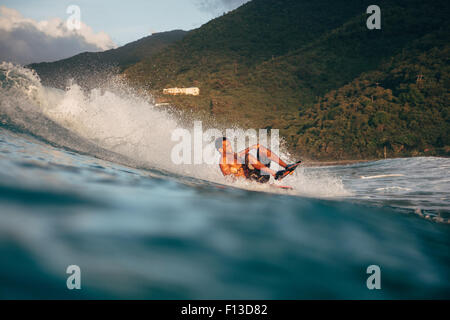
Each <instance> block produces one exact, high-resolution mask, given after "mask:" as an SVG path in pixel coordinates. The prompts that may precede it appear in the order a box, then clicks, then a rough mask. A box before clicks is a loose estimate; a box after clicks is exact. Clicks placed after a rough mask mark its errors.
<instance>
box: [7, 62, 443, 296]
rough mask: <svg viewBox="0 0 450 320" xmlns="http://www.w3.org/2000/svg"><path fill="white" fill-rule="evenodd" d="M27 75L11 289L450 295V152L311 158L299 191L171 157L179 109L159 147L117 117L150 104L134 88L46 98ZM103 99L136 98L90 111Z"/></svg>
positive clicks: (13, 144)
mask: <svg viewBox="0 0 450 320" xmlns="http://www.w3.org/2000/svg"><path fill="white" fill-rule="evenodd" d="M8 68H9V67H8ZM10 71H11V72H13V71H14V70H11V69H10ZM16 71H17V70H16ZM21 72H22V71H21ZM23 74H24V72H22V73H20V72H19V76H23ZM27 77H28V76H27V75H26V74H25V76H23V77H22V78H20V79H22V80H23V81H25V82H27V83H25V84H23V83H22V82H21V81H22V80H21V81H15V80H14V81H13V82H12V83H13V85H9V82H8V85H4V86H3V88H2V91H0V96H1V98H2V99H1V100H0V120H1V121H2V122H1V123H2V124H1V126H0V256H1V259H0V298H2V299H16V298H27V299H29V298H31V299H35V298H43V299H47V298H62V299H86V298H89V299H103V298H125V299H166V298H168V299H311V298H319V299H348V298H350V299H386V298H396V299H397V298H398V299H409V298H425V299H431V298H444V299H448V298H450V250H449V246H450V233H449V232H450V229H449V224H448V219H449V216H450V201H449V200H450V199H449V192H448V190H449V189H450V188H449V187H450V181H449V169H450V160H449V159H444V158H410V159H387V160H382V161H376V162H368V163H361V164H355V165H346V166H332V167H319V168H303V169H300V170H298V172H296V175H294V176H292V177H289V178H287V179H286V183H288V184H290V185H293V186H294V187H295V190H294V191H292V192H286V191H282V190H277V189H273V188H270V187H268V186H264V187H260V186H257V185H253V184H250V185H248V184H239V183H236V184H235V183H230V182H229V181H226V180H223V179H222V180H221V178H220V174H219V173H218V169H217V167H215V166H213V167H206V166H200V167H196V168H195V170H191V169H190V167H187V166H185V167H182V168H181V169H179V170H178V169H177V167H173V168H171V167H165V166H164V165H165V163H164V162H161V159H160V158H158V157H159V156H161V154H163V155H164V147H165V148H167V142H166V141H165V140H164V137H165V133H164V132H166V131H164V130H165V129H167V127H170V126H171V125H172V122H171V120H170V118H168V116H167V115H166V114H163V115H161V114H160V113H156V112H160V111H151V112H155V113H152V114H151V116H152V117H153V118H154V117H158V116H160V117H161V118H160V121H158V123H159V122H163V125H162V126H161V127H158V123H157V122H155V123H154V124H153V123H152V125H151V130H150V132H147V131H145V132H141V133H142V134H143V135H144V136H146V137H147V135H148V136H149V141H150V142H149V143H148V145H147V146H146V147H145V148H144V147H143V144H145V143H144V142H140V141H141V140H139V139H140V137H141V136H139V135H137V136H134V135H131V134H128V135H125V134H123V132H122V131H120V130H125V131H126V130H127V128H128V127H126V125H128V124H127V123H128V122H126V121H124V122H121V123H118V122H115V121H113V120H114V119H110V118H108V117H112V116H116V115H120V117H121V119H123V118H124V117H129V119H133V117H134V115H133V110H134V108H137V110H138V111H139V114H143V113H144V111H142V110H144V109H139V107H137V106H136V104H133V110H128V109H126V110H127V113H126V115H124V113H121V112H122V111H121V110H123V108H127V106H128V105H130V104H131V103H135V101H134V100H133V101H134V102H130V99H128V98H127V99H128V100H127V99H125V100H124V99H123V98H120V99H119V98H118V97H117V95H112V94H111V95H110V96H108V93H104V94H98V96H95V97H94V98H93V97H91V98H89V99H90V100H89V101H88V102H86V99H87V98H84V99H81V98H80V93H79V92H76V88H72V89H70V90H68V92H57V91H53V90H51V89H49V88H39V84H38V83H35V84H34V86H35V87H34V88H37V89H36V90H37V95H36V92H34V91H33V90H35V89H33V88H32V87H30V85H29V83H28V82H30V81H35V80H34V79H32V78H30V77H28V78H27ZM9 81H11V80H9ZM4 83H6V82H4ZM15 86H16V87H15ZM17 88H18V89H17ZM30 88H31V89H30ZM16 89H17V90H16ZM24 89H27V90H24ZM44 89H45V90H44ZM40 90H41V91H40ZM42 90H43V91H42ZM30 92H32V93H33V92H34V93H33V94H32V96H30V95H29V93H30ZM49 92H51V94H50V93H49ZM99 99H100V100H99ZM102 99H106V100H108V101H109V104H108V106H110V105H114V106H116V107H117V106H121V107H120V108H119V107H117V108H115V109H114V113H112V114H102V113H101V111H100V110H96V113H93V114H89V117H86V118H82V119H83V121H81V122H75V121H74V119H77V121H79V120H80V119H81V118H80V117H81V115H82V114H84V113H83V112H80V113H76V112H75V110H78V109H75V107H77V108H80V106H85V105H89V106H96V105H98V104H101V102H102V101H103V100H102ZM121 99H122V100H121ZM55 101H56V102H55ZM74 101H75V102H74ZM80 101H82V102H80ZM94 102H95V103H94ZM103 106H105V105H103ZM144 107H145V108H150V107H148V106H146V105H145V106H144ZM144 107H142V108H144ZM91 109H95V107H92V108H91ZM91 109H89V110H91ZM55 110H56V111H57V112H56V111H55ZM67 110H69V111H70V112H69V111H67ZM145 110H146V109H145ZM65 111H67V113H64V112H65ZM99 117H100V118H101V119H103V121H99V119H100V118H99ZM91 119H92V123H97V125H95V126H90V122H89V121H91ZM94 121H96V122H94ZM130 121H131V120H130ZM139 121H140V119H136V120H133V121H131V122H129V123H130V124H129V125H130V126H134V128H135V129H136V128H138V127H139V124H140V122H139ZM164 121H165V122H164ZM108 122H111V123H112V124H111V125H110V126H109V127H108V130H104V128H105V127H103V126H105V125H106V124H107V123H108ZM121 126H122V127H123V128H121ZM163 129H164V130H163ZM114 130H116V131H114ZM104 132H107V134H108V135H109V136H103V134H105V133H104ZM133 132H139V130H137V129H136V130H134V131H133ZM155 132H156V133H157V134H155ZM169 132H170V131H169ZM141 133H139V134H141ZM152 135H155V136H154V137H153V136H152ZM124 136H126V137H127V138H126V141H131V142H133V143H132V146H130V145H124V144H123V143H117V141H118V138H120V137H124ZM152 137H153V138H152ZM151 139H153V140H151ZM111 140H114V145H110V144H108V143H109V141H111ZM161 141H162V142H161ZM122 142H123V141H122ZM145 142H148V141H147V140H145ZM146 148H149V149H150V150H160V151H161V152H158V154H157V155H154V153H153V152H150V153H147V149H146ZM190 170H191V171H190ZM69 265H78V266H79V267H80V268H81V275H82V276H81V286H82V289H81V290H73V291H70V290H68V289H67V287H66V279H67V277H68V276H69V275H68V274H66V268H67V266H69ZM369 265H378V266H379V267H380V268H381V290H368V289H367V286H366V280H367V278H368V276H369V275H368V274H367V273H366V269H367V267H368V266H369Z"/></svg>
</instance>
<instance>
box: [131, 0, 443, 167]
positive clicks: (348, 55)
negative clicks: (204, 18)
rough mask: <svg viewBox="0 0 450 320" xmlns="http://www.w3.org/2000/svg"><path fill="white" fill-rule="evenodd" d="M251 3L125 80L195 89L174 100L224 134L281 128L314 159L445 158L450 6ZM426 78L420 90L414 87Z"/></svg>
mask: <svg viewBox="0 0 450 320" xmlns="http://www.w3.org/2000/svg"><path fill="white" fill-rule="evenodd" d="M371 4H372V2H370V1H356V0H346V1H330V0H316V1H313V2H311V1H306V0H254V1H251V2H249V3H247V4H246V5H244V6H242V7H240V8H238V9H236V10H234V11H232V12H230V13H228V14H226V15H224V16H222V17H220V18H217V19H215V20H212V21H211V22H209V23H207V24H205V25H204V26H202V27H201V28H199V29H196V30H193V31H191V32H189V33H188V34H187V35H186V36H185V37H184V38H183V40H181V41H179V42H176V43H175V44H173V45H172V46H170V47H167V48H165V49H164V50H162V51H161V52H159V53H158V54H156V55H154V56H152V57H150V58H147V59H144V60H143V61H141V62H139V63H137V64H135V65H133V66H131V67H129V68H128V69H126V70H125V75H126V76H127V78H128V79H129V81H130V83H131V84H133V85H134V86H138V87H141V88H145V89H146V90H149V91H150V92H152V93H154V94H156V95H158V94H160V93H161V90H162V89H163V88H165V87H172V86H178V87H185V86H198V87H200V89H201V95H200V96H199V97H180V96H178V97H171V98H167V99H168V100H169V101H170V102H172V103H173V104H175V105H176V106H177V107H179V108H181V109H188V110H193V111H194V112H196V113H197V114H198V115H199V116H203V117H204V118H205V119H207V118H214V120H215V122H216V123H217V124H218V125H219V124H222V125H228V126H230V125H234V124H238V125H241V126H243V127H253V128H265V127H270V128H278V129H280V132H281V134H282V135H283V136H284V137H285V139H286V140H287V142H288V145H289V147H291V150H292V151H295V152H297V153H299V154H300V155H302V156H304V157H311V158H316V159H359V158H368V157H369V158H373V157H382V156H384V150H385V149H386V153H387V156H410V155H420V154H439V155H448V152H449V148H450V147H449V146H450V142H449V134H448V130H449V129H448V128H449V112H448V111H449V110H448V109H449V99H448V91H449V90H448V89H449V81H448V74H449V73H448V65H449V64H448V39H450V37H449V35H450V32H449V28H448V25H449V24H448V22H447V19H448V17H449V16H450V15H449V13H450V10H449V7H450V6H449V3H448V1H444V0H436V1H431V2H422V1H414V0H410V1H401V0H387V1H379V2H378V3H377V5H379V6H380V8H381V11H382V29H381V30H368V29H367V28H366V19H367V17H368V15H367V14H366V13H365V11H366V8H367V7H368V6H369V5H371ZM419 74H421V75H422V76H423V80H419V81H416V80H417V76H418V75H419Z"/></svg>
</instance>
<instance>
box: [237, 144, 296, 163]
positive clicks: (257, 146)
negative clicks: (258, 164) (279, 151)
mask: <svg viewBox="0 0 450 320" xmlns="http://www.w3.org/2000/svg"><path fill="white" fill-rule="evenodd" d="M253 149H256V150H258V149H259V155H260V156H263V157H266V158H269V159H270V160H272V161H273V162H276V163H278V164H279V165H280V166H282V167H283V168H286V166H287V164H286V162H284V161H283V160H281V159H280V157H279V156H277V155H276V154H275V153H273V152H272V151H271V150H270V149H267V148H266V147H264V146H262V145H260V144H259V143H258V144H255V145H253V146H251V147H248V148H247V149H245V150H242V151H241V152H239V153H238V155H239V156H240V157H245V155H246V154H248V153H249V152H250V151H251V150H253ZM252 164H253V163H252ZM258 169H259V168H258Z"/></svg>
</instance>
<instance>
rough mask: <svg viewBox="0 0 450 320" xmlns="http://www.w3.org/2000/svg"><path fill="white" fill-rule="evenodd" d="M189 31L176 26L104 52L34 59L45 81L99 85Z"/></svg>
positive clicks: (44, 82)
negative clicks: (48, 60) (42, 59)
mask: <svg viewBox="0 0 450 320" xmlns="http://www.w3.org/2000/svg"><path fill="white" fill-rule="evenodd" d="M186 33H187V32H186V31H183V30H174V31H169V32H160V33H154V34H152V35H150V36H148V37H145V38H142V39H139V40H137V41H134V42H131V43H128V44H126V45H124V46H122V47H119V48H116V49H111V50H107V51H104V52H84V53H80V54H78V55H76V56H73V57H71V58H68V59H63V60H59V61H55V62H42V63H33V64H30V65H29V67H30V68H32V69H34V70H36V72H37V73H38V74H39V76H40V77H41V79H42V82H43V84H45V85H48V86H52V87H56V88H65V87H66V86H67V82H68V80H69V79H73V80H75V81H76V82H77V83H78V84H80V85H81V86H83V87H86V88H91V87H95V86H96V85H97V84H98V83H99V81H103V80H104V79H105V77H108V76H109V75H110V74H111V73H120V72H121V71H123V70H124V69H126V68H127V67H129V66H131V65H133V64H135V63H137V62H139V61H142V60H144V59H147V58H149V57H152V56H153V55H154V54H156V53H158V52H160V51H162V50H163V49H165V48H166V47H168V46H169V45H170V44H172V43H174V42H176V41H179V40H181V39H182V38H183V37H184V36H185V35H186Z"/></svg>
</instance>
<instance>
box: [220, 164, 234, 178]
mask: <svg viewBox="0 0 450 320" xmlns="http://www.w3.org/2000/svg"><path fill="white" fill-rule="evenodd" d="M219 167H220V171H222V174H223V175H224V176H228V175H230V174H231V170H230V166H229V165H227V164H222V163H221V164H219Z"/></svg>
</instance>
